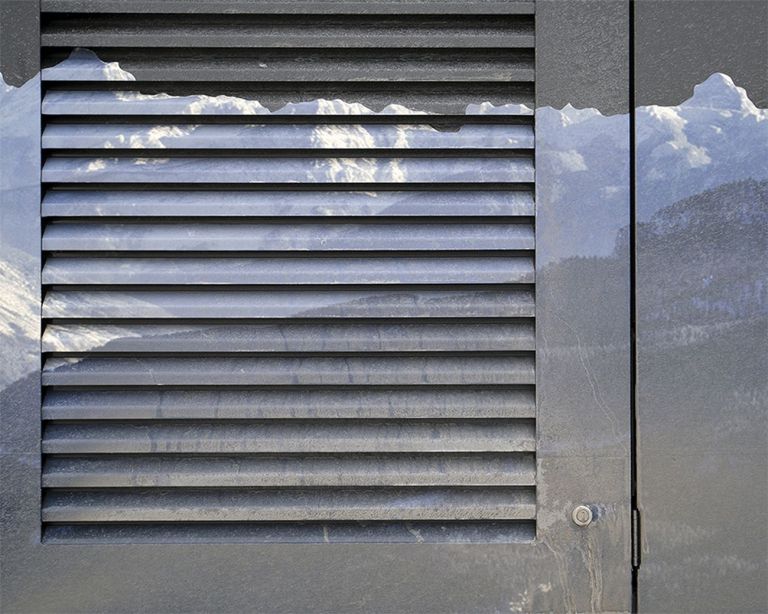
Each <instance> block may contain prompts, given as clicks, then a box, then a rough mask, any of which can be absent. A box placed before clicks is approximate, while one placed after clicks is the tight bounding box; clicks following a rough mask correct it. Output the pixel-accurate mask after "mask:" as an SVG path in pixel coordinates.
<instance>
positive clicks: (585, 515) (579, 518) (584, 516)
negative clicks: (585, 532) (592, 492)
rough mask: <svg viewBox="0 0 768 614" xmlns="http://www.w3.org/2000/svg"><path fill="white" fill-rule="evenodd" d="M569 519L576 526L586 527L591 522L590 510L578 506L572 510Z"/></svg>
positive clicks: (583, 506) (584, 506)
mask: <svg viewBox="0 0 768 614" xmlns="http://www.w3.org/2000/svg"><path fill="white" fill-rule="evenodd" d="M571 518H572V519H573V522H574V524H575V525H576V526H579V527H586V526H588V525H589V524H590V523H591V522H592V518H593V515H592V510H591V509H590V508H589V507H587V506H586V505H578V506H576V507H575V508H573V512H571Z"/></svg>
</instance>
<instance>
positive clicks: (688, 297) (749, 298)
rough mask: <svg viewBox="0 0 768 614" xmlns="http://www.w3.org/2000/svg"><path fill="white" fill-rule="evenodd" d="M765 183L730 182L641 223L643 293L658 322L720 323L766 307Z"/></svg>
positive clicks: (667, 324) (767, 195)
mask: <svg viewBox="0 0 768 614" xmlns="http://www.w3.org/2000/svg"><path fill="white" fill-rule="evenodd" d="M766 228H768V181H755V180H744V181H736V182H732V183H726V184H724V185H722V186H720V187H717V188H713V189H710V190H706V191H704V192H702V193H700V194H696V195H695V196H690V197H688V198H685V199H683V200H681V201H679V202H677V203H675V204H674V205H672V206H670V207H666V208H665V209H662V210H660V211H658V212H657V213H656V214H655V215H653V216H652V217H651V218H650V220H649V221H648V222H645V223H641V224H640V225H639V226H638V242H639V243H640V244H641V245H642V246H643V253H642V254H641V262H640V265H641V274H642V275H643V279H644V281H646V282H647V283H644V284H641V285H640V286H639V288H638V291H639V292H640V293H642V296H643V300H644V301H646V302H647V304H650V305H659V306H661V305H663V309H660V310H658V311H656V312H654V313H652V314H649V316H651V317H652V318H653V319H652V321H653V324H654V326H655V327H657V329H658V327H661V329H664V330H666V329H668V328H669V327H672V326H674V325H675V323H685V325H686V327H688V328H689V329H690V333H691V334H695V330H694V328H695V327H696V326H704V325H718V324H724V323H727V322H733V321H737V320H739V319H742V318H748V317H753V316H756V315H758V314H763V315H765V314H766V313H768V281H766V271H768V237H767V235H766Z"/></svg>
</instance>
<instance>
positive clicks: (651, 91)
mask: <svg viewBox="0 0 768 614" xmlns="http://www.w3.org/2000/svg"><path fill="white" fill-rule="evenodd" d="M636 10H637V12H636V24H637V30H636V33H637V38H636V40H637V51H636V74H637V81H636V84H635V87H636V98H637V101H638V103H639V105H645V104H653V105H660V104H663V105H674V106H667V107H661V108H660V107H658V106H654V107H651V108H648V107H644V106H638V108H637V109H636V112H635V117H636V123H637V149H636V155H637V168H638V175H637V184H638V188H637V217H638V222H639V224H638V229H637V340H638V341H637V343H638V386H637V394H638V405H637V413H638V499H639V503H640V510H641V513H642V523H641V528H642V546H643V550H642V560H641V565H640V569H639V586H638V589H639V591H638V603H639V607H640V611H648V612H653V611H659V610H674V611H676V612H697V613H699V612H725V611H727V612H765V611H767V610H768V584H767V583H766V578H768V453H767V452H766V449H767V448H766V442H768V406H767V401H766V400H767V399H768V311H767V310H766V305H768V303H766V294H765V280H766V271H768V240H767V237H768V234H766V228H767V227H766V222H767V220H768V170H767V168H766V159H768V131H767V130H766V129H765V126H768V124H767V123H766V118H768V111H766V109H765V107H766V106H768V104H767V103H768V101H767V100H766V93H767V92H768V73H767V72H766V50H767V49H768V4H766V3H765V2H762V1H758V2H740V1H735V2H704V3H702V2H687V1H686V2H675V3H666V2H656V1H650V0H644V1H643V2H639V3H637V5H636ZM714 72H720V73H723V74H722V75H714V76H711V75H712V73H714ZM705 79H706V83H702V82H703V81H705ZM696 84H699V85H697V87H696V91H695V92H692V87H693V86H694V85H696ZM737 88H745V90H746V91H745V90H743V89H742V90H740V89H737ZM692 93H693V99H691V100H686V99H688V98H689V97H690V96H691V94H692ZM750 98H751V102H750ZM681 103H682V104H681ZM753 103H755V104H753ZM660 117H665V118H666V120H667V122H669V124H668V125H671V123H672V122H675V124H676V125H678V126H681V127H682V128H681V130H680V132H679V133H678V136H677V137H676V139H677V140H678V142H685V143H686V149H685V151H691V150H693V149H694V148H695V149H696V150H697V151H698V156H699V159H702V160H706V164H704V165H702V166H701V167H697V165H696V164H693V163H691V162H690V161H688V162H684V163H680V160H681V159H682V158H683V157H684V156H685V155H687V154H685V153H684V152H683V151H677V152H675V153H676V154H677V155H667V154H669V151H668V152H667V154H662V155H659V154H660V153H661V151H662V148H663V147H664V146H665V145H664V141H659V140H657V138H658V137H657V136H656V135H658V134H662V135H665V133H664V128H663V124H662V123H661V122H660V121H659V118H660ZM660 128H661V129H660ZM665 136H666V135H665ZM649 137H650V138H649ZM670 177H674V178H673V179H672V180H670Z"/></svg>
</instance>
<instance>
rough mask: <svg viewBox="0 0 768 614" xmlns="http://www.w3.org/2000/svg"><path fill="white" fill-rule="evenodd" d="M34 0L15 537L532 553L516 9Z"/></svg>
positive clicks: (528, 50) (528, 34)
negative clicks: (36, 318) (26, 460)
mask: <svg viewBox="0 0 768 614" xmlns="http://www.w3.org/2000/svg"><path fill="white" fill-rule="evenodd" d="M41 4H42V10H43V13H44V15H43V21H42V24H43V25H42V29H41V44H42V48H43V73H42V78H43V84H44V90H45V91H44V92H43V105H42V108H43V117H44V119H45V126H44V130H43V133H42V141H41V147H42V150H43V152H44V165H43V169H42V181H43V186H44V196H43V202H42V216H43V219H44V221H45V222H46V223H45V228H44V231H43V235H42V247H43V252H44V257H45V262H44V267H43V284H44V286H45V295H44V297H43V314H42V315H43V318H44V322H43V335H42V339H41V343H42V351H43V354H44V356H43V374H42V385H43V387H44V391H45V394H44V399H43V407H42V417H43V439H42V449H43V454H44V462H43V470H42V488H43V496H42V509H41V517H42V522H43V539H44V540H46V541H51V542H59V543H66V542H70V541H73V540H74V541H78V540H80V541H97V542H98V541H105V540H106V541H121V540H122V541H125V540H126V539H128V540H129V541H163V540H180V541H227V540H228V539H235V540H240V539H244V538H245V539H250V540H253V541H291V540H294V541H295V540H297V539H300V540H306V541H324V540H326V539H327V538H328V536H329V535H333V536H334V539H335V540H338V541H347V542H354V541H366V540H370V541H381V542H393V541H404V540H411V539H413V535H414V533H413V531H419V533H418V535H420V536H423V539H425V540H426V541H436V542H457V543H458V542H464V543H466V542H473V541H475V542H477V541H488V540H492V541H496V542H513V541H530V540H531V539H533V538H534V536H535V521H536V486H537V476H536V404H535V385H536V373H535V351H536V347H535V305H534V287H533V286H534V283H535V268H534V260H535V253H534V250H535V245H534V236H535V233H534V215H535V206H534V194H533V181H534V145H535V143H534V120H533V117H532V112H531V110H530V109H529V108H528V107H527V106H525V105H526V103H528V104H529V103H530V102H531V101H532V99H533V80H534V50H533V46H534V39H533V31H534V27H533V26H534V24H533V13H534V9H533V3H531V2H516V1H508V0H504V1H496V0H491V1H488V2H483V3H466V2H461V3H458V2H453V1H448V2H444V1H442V0H441V1H440V2H437V1H433V0H420V1H419V2H404V1H400V0H390V1H388V2H357V1H356V0H353V1H352V2H349V1H345V2H337V1H335V0H332V1H321V2H318V1H314V2H305V1H303V0H286V1H280V2H262V1H261V0H255V1H251V0H249V1H248V2H243V1H240V0H234V1H230V0H226V1H224V0H184V1H183V2H181V1H177V0H163V1H162V2H160V1H158V2H154V1H152V0H150V1H147V0H143V1H142V2H133V1H132V0H128V1H123V0H121V1H120V2H117V1H113V0H98V1H95V2H93V1H88V2H86V1H82V0H42V3H41ZM75 47H90V48H91V49H93V53H92V52H90V51H86V50H78V51H75V52H74V53H72V55H71V57H70V52H71V51H72V50H74V48H75ZM62 60H63V63H62ZM102 60H103V61H102ZM395 85H396V86H397V87H394V86H395ZM241 96H245V99H244V98H241ZM419 539H422V537H420V538H419Z"/></svg>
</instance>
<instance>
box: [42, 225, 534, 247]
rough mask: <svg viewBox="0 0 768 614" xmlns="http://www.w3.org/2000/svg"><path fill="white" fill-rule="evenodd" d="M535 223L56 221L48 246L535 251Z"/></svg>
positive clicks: (48, 231) (48, 235)
mask: <svg viewBox="0 0 768 614" xmlns="http://www.w3.org/2000/svg"><path fill="white" fill-rule="evenodd" d="M533 241H534V234H533V225H532V224H461V225H458V224H409V225H403V224H398V225H383V224H366V225H355V224H333V225H330V224H322V225H321V224H301V225H296V224H290V225H289V224H261V225H256V224H221V223H219V224H211V223H197V224H194V223H186V224H174V225H171V224H141V223H136V224H63V223H59V224H52V225H50V226H48V228H46V230H45V232H44V233H43V249H44V250H46V251H105V252H106V251H116V252H119V251H137V252H174V251H180V252H184V251H213V252H219V251H223V252H228V251H234V252H255V251H280V252H282V251H308V252H324V251H329V252H344V251H352V252H354V251H386V252H390V251H419V252H420V251H427V252H428V251H438V250H451V251H461V250H475V251H489V250H490V251H493V250H496V251H498V250H531V249H533Z"/></svg>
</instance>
